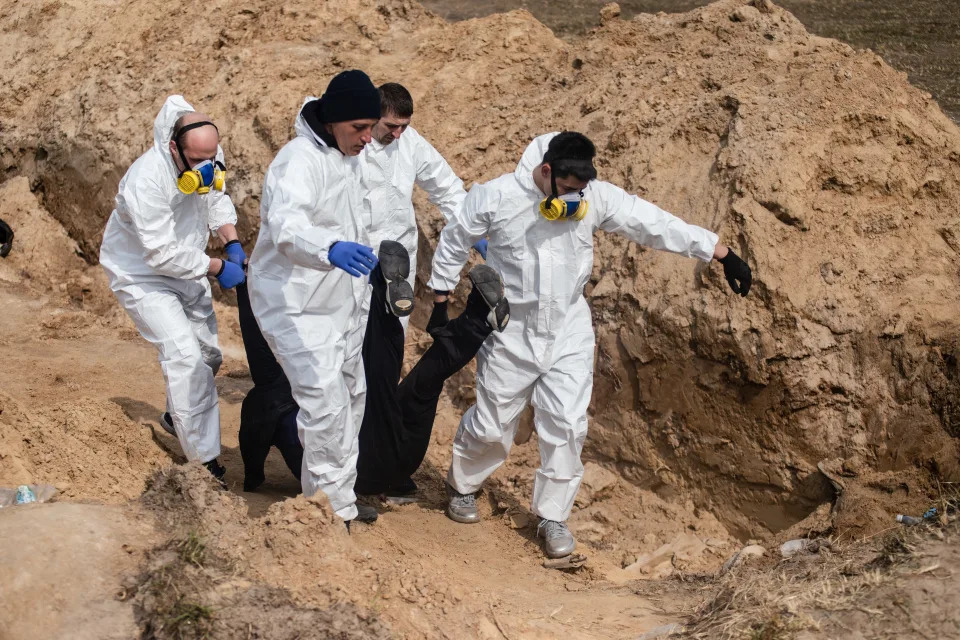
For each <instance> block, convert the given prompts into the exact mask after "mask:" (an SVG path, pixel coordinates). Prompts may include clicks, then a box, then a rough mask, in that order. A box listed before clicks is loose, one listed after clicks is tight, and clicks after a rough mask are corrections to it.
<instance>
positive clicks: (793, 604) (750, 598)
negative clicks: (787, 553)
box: [684, 485, 960, 640]
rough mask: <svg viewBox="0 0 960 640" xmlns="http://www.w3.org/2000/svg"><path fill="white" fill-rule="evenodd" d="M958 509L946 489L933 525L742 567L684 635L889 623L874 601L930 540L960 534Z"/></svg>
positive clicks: (754, 636) (724, 580) (755, 634)
mask: <svg viewBox="0 0 960 640" xmlns="http://www.w3.org/2000/svg"><path fill="white" fill-rule="evenodd" d="M958 505H960V491H958V489H957V488H956V487H955V486H953V485H944V486H942V487H941V490H940V497H939V498H938V500H937V502H936V504H935V505H934V506H936V507H937V510H938V516H939V517H938V518H936V519H934V520H933V521H931V522H930V524H928V525H923V526H918V527H909V528H908V527H903V526H898V527H896V528H893V529H891V530H889V531H887V532H885V534H883V535H879V536H873V537H871V538H867V539H864V540H860V541H857V542H855V543H851V544H849V545H847V546H845V547H844V548H838V547H837V546H836V545H834V551H835V552H831V551H830V550H829V548H824V549H822V550H821V551H820V552H819V553H818V554H814V555H808V556H799V557H795V558H791V559H787V560H780V561H779V562H776V563H775V564H774V563H772V562H771V561H769V560H768V561H767V562H766V563H765V564H764V563H761V564H759V565H754V566H741V567H737V568H735V569H734V570H732V571H731V572H730V573H728V574H726V575H724V576H722V577H720V578H718V579H717V580H716V587H717V590H716V592H715V594H714V596H713V597H712V598H710V600H708V601H706V602H704V603H703V604H702V605H700V607H698V609H697V610H696V611H695V612H694V614H693V616H692V617H691V620H690V621H689V622H688V624H687V626H686V630H685V633H684V637H687V638H695V639H698V640H700V639H703V640H707V639H709V640H789V639H791V638H794V637H796V635H797V633H798V632H800V631H810V632H814V633H816V632H818V631H823V629H822V623H823V621H824V620H830V621H831V624H838V623H837V622H836V621H837V620H842V619H844V618H845V617H846V616H843V615H835V614H838V613H844V612H858V613H860V614H866V615H868V616H870V618H871V620H875V621H876V623H877V624H878V625H882V624H883V619H884V616H885V613H884V612H883V611H879V610H876V609H873V608H871V607H870V606H869V604H867V603H868V602H869V601H870V598H869V596H870V595H871V594H873V593H875V592H877V590H878V589H881V588H882V587H886V586H895V584H896V583H897V581H898V580H900V579H901V577H902V574H903V572H904V570H905V567H906V565H908V564H911V565H912V564H916V562H919V561H920V559H921V558H923V557H924V553H923V552H922V550H920V547H921V546H922V545H923V544H924V543H925V542H929V541H930V540H932V539H934V538H937V539H941V540H942V539H943V538H944V535H945V534H944V532H948V533H953V534H956V533H958V532H960V522H958V521H957V512H958ZM938 566H939V565H937V567H938ZM934 568H936V567H934ZM929 570H930V567H928V568H927V569H922V570H921V571H920V572H913V573H914V574H917V573H922V572H924V571H929Z"/></svg>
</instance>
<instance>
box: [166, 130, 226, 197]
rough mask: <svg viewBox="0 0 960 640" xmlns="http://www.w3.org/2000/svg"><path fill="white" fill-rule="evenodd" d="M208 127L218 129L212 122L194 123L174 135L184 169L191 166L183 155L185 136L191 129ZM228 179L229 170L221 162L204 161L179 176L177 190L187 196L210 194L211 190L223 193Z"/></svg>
mask: <svg viewBox="0 0 960 640" xmlns="http://www.w3.org/2000/svg"><path fill="white" fill-rule="evenodd" d="M207 125H210V126H211V127H213V128H214V129H216V128H217V126H216V125H215V124H213V123H212V122H194V123H192V124H188V125H187V126H185V127H181V128H180V130H179V131H177V132H176V134H174V137H173V140H174V142H175V143H176V144H177V153H179V154H180V162H182V163H183V166H184V167H188V166H190V165H189V163H188V162H187V158H186V156H185V155H184V154H183V147H182V145H181V144H180V141H181V140H182V139H183V135H184V134H185V133H186V132H187V131H190V130H191V129H197V128H199V127H205V126H207ZM226 179H227V168H226V167H225V166H223V163H222V162H220V161H219V160H204V161H203V162H201V163H200V164H198V165H196V166H194V167H192V168H190V169H184V170H183V171H181V172H180V175H178V176H177V188H178V189H180V191H181V192H182V193H185V194H187V195H190V194H191V193H199V194H204V193H210V189H216V190H217V191H223V185H224V182H225V181H226Z"/></svg>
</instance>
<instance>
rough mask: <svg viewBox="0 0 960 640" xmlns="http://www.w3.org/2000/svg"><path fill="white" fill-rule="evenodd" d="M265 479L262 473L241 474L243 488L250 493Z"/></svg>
mask: <svg viewBox="0 0 960 640" xmlns="http://www.w3.org/2000/svg"><path fill="white" fill-rule="evenodd" d="M265 480H266V477H265V476H264V475H263V474H262V473H261V474H258V475H254V474H249V473H248V474H246V475H244V476H243V490H244V491H248V492H250V493H252V492H254V491H256V490H257V489H259V488H260V485H262V484H263V483H264V481H265Z"/></svg>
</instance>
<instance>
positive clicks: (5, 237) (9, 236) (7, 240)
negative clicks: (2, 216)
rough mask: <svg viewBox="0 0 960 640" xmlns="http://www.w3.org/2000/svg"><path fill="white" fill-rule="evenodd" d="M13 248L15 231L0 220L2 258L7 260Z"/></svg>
mask: <svg viewBox="0 0 960 640" xmlns="http://www.w3.org/2000/svg"><path fill="white" fill-rule="evenodd" d="M12 248H13V229H11V228H10V225H8V224H7V223H6V222H4V221H3V220H0V258H6V257H7V255H9V254H10V249H12Z"/></svg>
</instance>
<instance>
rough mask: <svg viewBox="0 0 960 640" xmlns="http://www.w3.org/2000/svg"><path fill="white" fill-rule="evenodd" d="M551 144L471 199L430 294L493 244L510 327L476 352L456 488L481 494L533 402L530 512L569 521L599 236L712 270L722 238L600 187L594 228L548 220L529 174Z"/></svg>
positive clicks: (447, 232)
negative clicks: (535, 451)
mask: <svg viewBox="0 0 960 640" xmlns="http://www.w3.org/2000/svg"><path fill="white" fill-rule="evenodd" d="M555 135H556V134H555V133H553V134H547V135H543V136H540V137H538V138H537V139H535V140H534V141H533V143H531V145H530V146H529V147H528V148H527V150H526V151H525V152H524V156H523V159H522V160H521V162H520V165H519V166H518V167H517V170H516V172H514V173H510V174H506V175H503V176H501V177H499V178H496V179H495V180H491V181H490V182H487V183H485V184H479V185H475V186H474V187H473V188H472V189H471V190H470V193H469V194H468V195H467V199H466V201H465V202H464V204H463V207H462V209H461V210H460V212H459V213H458V214H457V215H456V216H455V217H454V218H453V220H451V221H450V222H449V223H448V224H447V226H446V227H445V228H444V230H443V233H442V234H441V236H440V241H439V244H438V246H437V251H436V254H435V255H434V259H433V274H432V278H431V280H430V283H429V286H430V287H431V288H433V289H439V290H450V289H453V288H454V286H455V285H456V284H457V281H458V280H459V278H460V270H461V268H462V267H463V264H464V262H465V261H466V259H467V255H468V252H469V251H470V247H471V245H472V244H473V243H474V242H476V241H477V239H479V238H482V237H486V238H487V240H488V242H489V244H488V248H487V264H488V265H490V266H491V267H493V268H494V269H496V270H497V271H498V272H499V273H500V274H501V276H502V277H503V283H504V288H505V290H506V296H507V299H508V300H509V301H510V324H509V325H507V328H506V329H505V330H504V331H503V332H502V333H496V332H494V333H492V334H491V335H490V337H489V338H488V339H487V341H486V342H485V343H484V344H483V347H482V348H481V349H480V352H479V353H478V354H477V400H476V404H474V405H473V406H472V407H470V408H469V409H468V410H467V412H466V413H465V414H464V416H463V419H462V420H461V421H460V427H459V429H458V430H457V435H456V438H455V440H454V445H453V462H452V464H451V467H450V473H449V476H448V480H449V482H450V484H451V485H452V486H453V487H454V488H455V489H456V490H457V491H459V492H461V493H473V492H475V491H476V490H477V489H479V488H480V485H481V484H482V483H483V481H484V480H485V479H486V478H487V477H488V476H489V475H490V474H491V473H493V472H494V471H495V470H496V469H497V467H499V466H500V465H501V464H502V463H503V461H504V460H505V459H506V457H507V454H508V453H509V451H510V446H511V444H512V443H513V437H514V433H515V432H516V428H517V423H518V419H519V417H520V414H521V413H522V411H523V410H524V408H525V407H526V405H527V403H528V402H532V403H533V407H534V410H535V417H534V425H535V427H536V430H537V435H538V436H539V443H540V460H541V466H540V468H539V469H538V470H537V473H536V478H535V480H534V487H533V505H532V508H533V511H534V512H535V513H536V514H537V515H539V516H540V517H542V518H546V519H548V520H557V521H565V520H566V519H567V518H568V517H569V515H570V510H571V508H572V507H573V502H574V498H575V497H576V494H577V490H578V489H579V487H580V481H581V479H582V477H583V465H582V464H581V462H580V452H581V450H582V448H583V441H584V439H585V438H586V435H587V407H588V405H589V404H590V394H591V391H592V388H593V358H594V347H595V337H594V332H593V322H592V319H591V314H590V307H589V305H588V304H587V301H586V299H585V298H584V296H583V287H584V285H585V284H586V283H587V282H588V281H589V279H590V274H591V272H592V270H593V235H594V232H595V231H596V230H597V229H603V230H605V231H612V232H616V233H621V234H623V235H624V236H626V237H628V238H630V239H631V240H633V241H634V242H637V243H639V244H642V245H644V246H647V247H652V248H655V249H662V250H664V251H670V252H673V253H679V254H682V255H686V256H691V257H697V258H700V259H701V260H704V261H709V260H711V259H712V257H713V252H714V248H715V246H716V244H717V236H716V235H715V234H714V233H712V232H710V231H707V230H706V229H702V228H700V227H696V226H693V225H690V224H687V223H685V222H683V221H682V220H680V219H679V218H676V217H674V216H672V215H670V214H669V213H667V212H665V211H663V210H661V209H659V208H658V207H656V206H655V205H653V204H651V203H649V202H646V201H645V200H642V199H641V198H638V197H637V196H633V195H630V194H628V193H627V192H626V191H624V190H623V189H621V188H619V187H617V186H614V185H612V184H610V183H607V182H601V181H598V180H594V181H592V182H590V183H589V185H588V186H587V188H586V189H584V198H585V199H586V200H587V201H588V202H589V207H590V208H589V210H588V213H587V217H586V218H584V219H583V220H582V221H580V222H575V221H556V222H550V221H548V220H546V219H545V218H543V217H542V216H541V215H540V213H539V211H538V205H539V204H540V202H541V200H543V199H544V197H545V196H544V194H543V193H541V191H540V190H539V188H537V186H536V184H535V183H534V181H533V169H534V167H536V166H537V165H539V164H540V163H541V162H542V161H543V155H544V153H545V152H546V150H547V144H548V143H549V141H550V140H551V139H552V138H553V136H555Z"/></svg>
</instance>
